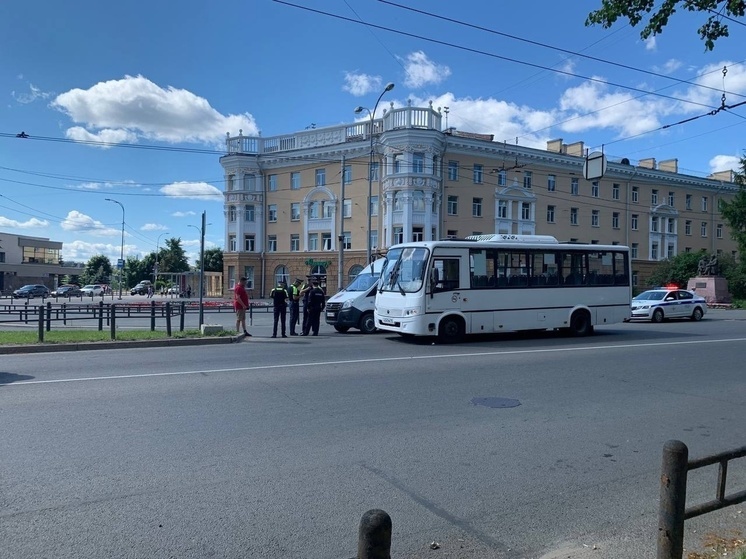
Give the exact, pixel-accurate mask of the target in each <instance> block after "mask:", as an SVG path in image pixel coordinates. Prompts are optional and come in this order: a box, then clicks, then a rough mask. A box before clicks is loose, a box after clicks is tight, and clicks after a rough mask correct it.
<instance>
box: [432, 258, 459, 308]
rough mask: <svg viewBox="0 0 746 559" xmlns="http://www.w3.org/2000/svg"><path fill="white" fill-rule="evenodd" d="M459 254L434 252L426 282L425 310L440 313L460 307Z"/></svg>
mask: <svg viewBox="0 0 746 559" xmlns="http://www.w3.org/2000/svg"><path fill="white" fill-rule="evenodd" d="M461 268H462V266H461V256H460V255H458V254H437V253H436V254H434V255H433V259H432V261H431V265H430V275H429V280H428V284H427V291H426V302H425V311H426V312H433V313H442V312H444V311H448V310H451V309H459V310H460V309H461V304H462V297H463V295H464V293H466V292H465V291H463V290H461V289H460V287H461Z"/></svg>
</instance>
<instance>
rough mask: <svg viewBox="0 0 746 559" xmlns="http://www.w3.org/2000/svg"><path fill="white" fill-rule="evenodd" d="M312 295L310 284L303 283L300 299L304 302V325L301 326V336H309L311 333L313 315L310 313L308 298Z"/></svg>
mask: <svg viewBox="0 0 746 559" xmlns="http://www.w3.org/2000/svg"><path fill="white" fill-rule="evenodd" d="M310 293H311V284H310V282H305V281H304V282H303V283H302V284H301V286H300V298H301V299H302V300H303V325H302V326H301V334H300V335H301V336H308V332H310V331H311V323H310V320H311V313H309V312H308V310H309V309H308V297H309V295H310Z"/></svg>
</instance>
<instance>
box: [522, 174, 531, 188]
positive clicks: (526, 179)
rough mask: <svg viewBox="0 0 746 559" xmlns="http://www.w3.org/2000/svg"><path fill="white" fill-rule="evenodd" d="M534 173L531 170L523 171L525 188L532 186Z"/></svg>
mask: <svg viewBox="0 0 746 559" xmlns="http://www.w3.org/2000/svg"><path fill="white" fill-rule="evenodd" d="M533 176H534V174H533V173H532V172H531V171H523V188H531V181H532V179H533Z"/></svg>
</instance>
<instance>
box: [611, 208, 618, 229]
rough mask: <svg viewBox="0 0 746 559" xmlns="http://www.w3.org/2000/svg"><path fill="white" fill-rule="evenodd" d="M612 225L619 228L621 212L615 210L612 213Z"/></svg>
mask: <svg viewBox="0 0 746 559" xmlns="http://www.w3.org/2000/svg"><path fill="white" fill-rule="evenodd" d="M611 227H612V228H613V229H619V212H613V213H612V214H611Z"/></svg>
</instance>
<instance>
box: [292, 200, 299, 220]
mask: <svg viewBox="0 0 746 559" xmlns="http://www.w3.org/2000/svg"><path fill="white" fill-rule="evenodd" d="M290 221H300V202H293V203H292V204H290Z"/></svg>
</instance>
